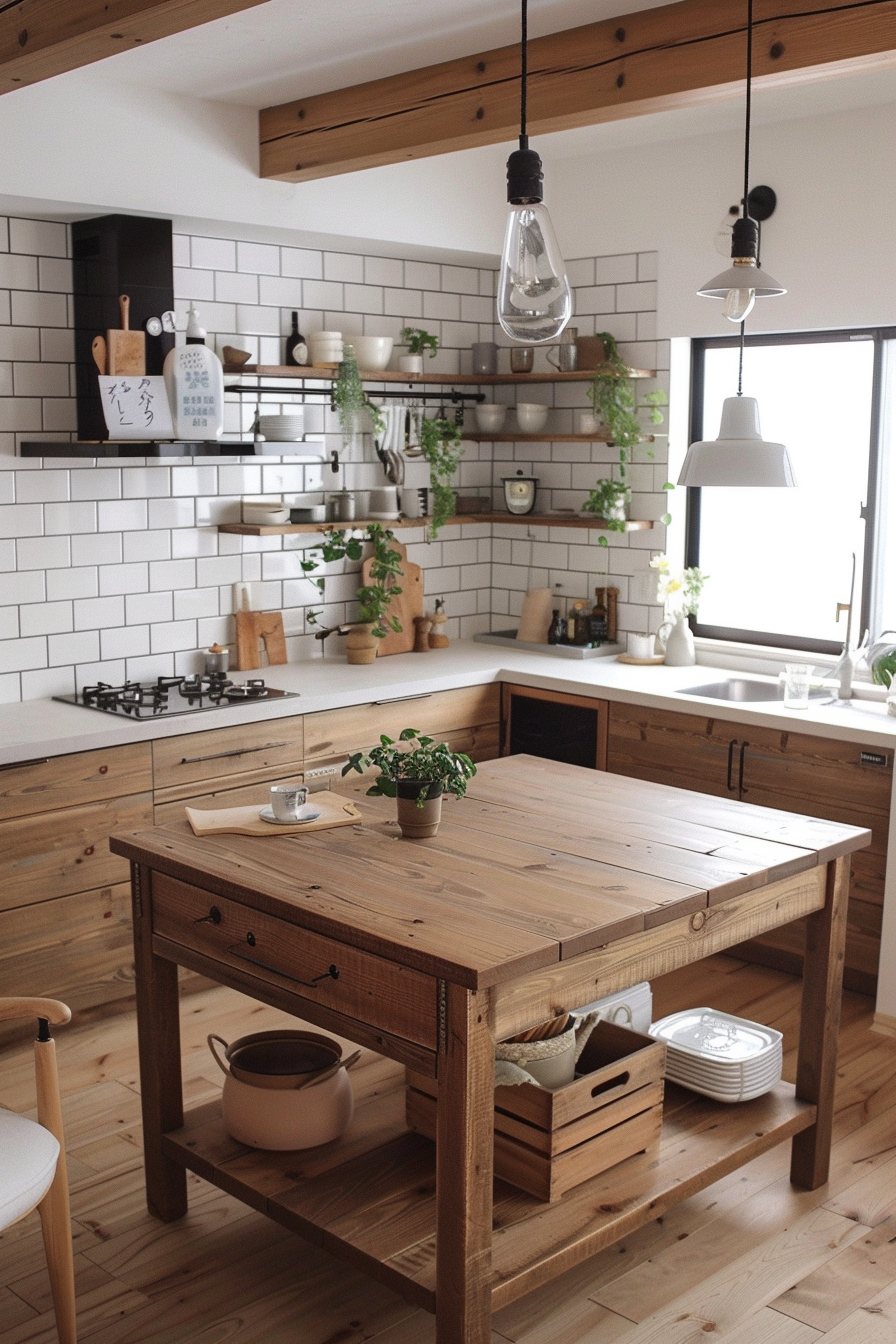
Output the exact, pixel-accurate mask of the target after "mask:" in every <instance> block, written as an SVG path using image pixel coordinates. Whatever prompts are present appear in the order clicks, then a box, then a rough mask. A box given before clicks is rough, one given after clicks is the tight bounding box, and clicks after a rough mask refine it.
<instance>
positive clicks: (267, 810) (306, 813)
mask: <svg viewBox="0 0 896 1344" xmlns="http://www.w3.org/2000/svg"><path fill="white" fill-rule="evenodd" d="M258 815H259V817H260V818H261V820H262V821H269V822H271V823H272V824H273V825H274V826H298V825H299V824H300V823H301V822H303V821H317V819H318V817H320V816H323V813H322V812H319V811H318V810H317V809H316V808H314V807H312V806H311V804H310V803H306V804H305V806H304V807H300V808H299V810H298V812H297V813H296V815H295V817H294V818H293V819H292V821H281V820H280V818H279V817H275V816H274V809H273V808H272V807H263V808H262V809H261V811H260V812H259V814H258Z"/></svg>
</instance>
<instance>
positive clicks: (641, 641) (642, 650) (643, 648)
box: [625, 634, 656, 658]
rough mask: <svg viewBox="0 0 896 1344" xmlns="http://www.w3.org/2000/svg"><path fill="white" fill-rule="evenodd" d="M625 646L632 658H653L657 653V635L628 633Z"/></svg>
mask: <svg viewBox="0 0 896 1344" xmlns="http://www.w3.org/2000/svg"><path fill="white" fill-rule="evenodd" d="M625 647H626V652H627V653H628V654H629V655H630V657H632V658H653V657H654V655H655V654H656V635H646V634H630V635H627V636H626V645H625Z"/></svg>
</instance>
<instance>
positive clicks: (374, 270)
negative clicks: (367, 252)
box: [364, 257, 404, 289]
mask: <svg viewBox="0 0 896 1344" xmlns="http://www.w3.org/2000/svg"><path fill="white" fill-rule="evenodd" d="M364 283H365V284H368V285H391V286H393V287H394V288H396V289H400V288H401V287H402V285H403V283H404V262H403V261H401V260H400V259H399V258H398V257H365V259H364Z"/></svg>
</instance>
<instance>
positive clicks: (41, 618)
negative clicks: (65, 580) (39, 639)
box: [19, 602, 74, 639]
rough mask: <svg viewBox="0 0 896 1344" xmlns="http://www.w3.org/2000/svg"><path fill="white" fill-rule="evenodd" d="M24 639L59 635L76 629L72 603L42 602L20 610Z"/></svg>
mask: <svg viewBox="0 0 896 1344" xmlns="http://www.w3.org/2000/svg"><path fill="white" fill-rule="evenodd" d="M19 612H20V624H21V634H22V638H23V639H27V638H29V636H32V635H58V634H64V633H66V632H67V631H69V630H73V629H74V624H73V617H72V604H71V602H40V603H38V604H37V605H35V606H25V607H20V608H19Z"/></svg>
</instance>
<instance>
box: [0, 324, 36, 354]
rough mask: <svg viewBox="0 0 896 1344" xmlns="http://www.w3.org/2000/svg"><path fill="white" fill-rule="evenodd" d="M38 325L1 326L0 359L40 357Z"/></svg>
mask: <svg viewBox="0 0 896 1344" xmlns="http://www.w3.org/2000/svg"><path fill="white" fill-rule="evenodd" d="M40 336H41V333H40V331H39V330H38V328H37V327H0V359H40Z"/></svg>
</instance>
